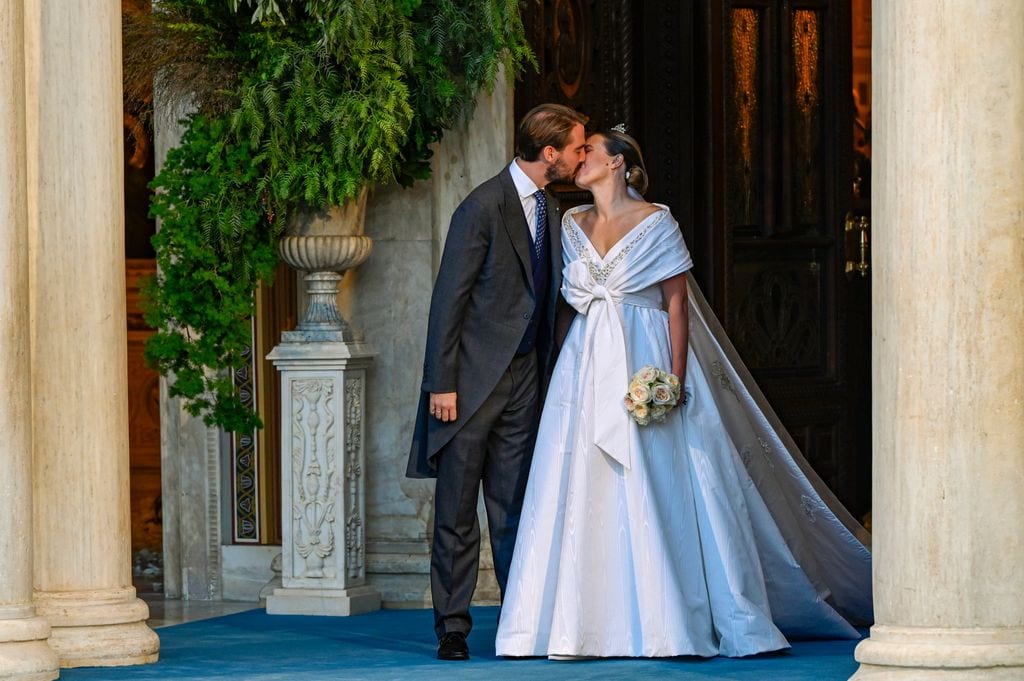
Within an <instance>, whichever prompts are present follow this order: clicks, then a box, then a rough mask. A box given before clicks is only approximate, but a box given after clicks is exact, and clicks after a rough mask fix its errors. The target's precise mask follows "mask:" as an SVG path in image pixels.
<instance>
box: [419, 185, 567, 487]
mask: <svg viewBox="0 0 1024 681" xmlns="http://www.w3.org/2000/svg"><path fill="white" fill-rule="evenodd" d="M548 206H549V209H548V229H547V234H548V239H549V248H548V252H549V254H550V261H551V274H550V277H549V282H550V283H549V285H548V286H547V290H546V291H541V292H539V293H538V294H535V292H534V290H533V274H532V268H531V264H530V249H531V248H532V245H531V242H530V231H529V228H528V227H527V224H526V218H525V216H524V215H523V207H522V202H521V201H520V199H519V194H518V192H517V191H516V186H515V183H514V182H513V181H512V175H511V174H510V173H509V170H508V168H507V167H506V168H505V169H504V170H503V171H501V173H499V174H498V175H496V176H495V177H493V178H491V179H490V180H487V181H486V182H484V183H483V184H481V185H480V186H479V187H477V188H476V189H474V190H473V192H472V193H470V195H469V196H467V197H466V199H465V200H464V201H463V202H462V203H461V204H460V205H459V207H458V209H456V211H455V214H454V215H453V216H452V221H451V227H450V228H449V230H448V236H447V240H446V242H445V248H444V256H443V257H442V260H441V268H440V271H439V273H438V278H437V281H436V282H435V284H434V293H433V296H432V298H431V303H430V319H429V322H428V328H427V351H426V358H425V360H424V363H423V383H422V393H421V395H420V402H419V409H418V412H417V415H416V428H415V432H414V435H413V442H412V448H411V451H410V452H409V466H408V470H407V473H406V474H407V475H408V476H409V477H413V478H426V477H436V475H437V466H436V462H435V461H434V458H435V455H436V454H437V453H438V451H440V449H441V448H442V447H443V446H444V445H445V444H447V443H448V442H449V441H450V440H451V439H452V437H453V436H454V435H455V433H457V432H458V431H459V429H460V428H462V426H463V425H464V424H465V423H466V421H468V420H469V418H470V417H471V416H472V415H473V414H474V413H475V412H476V411H477V409H478V408H479V407H480V405H481V404H482V403H483V402H484V400H485V399H486V398H487V397H488V395H490V394H491V392H492V391H493V390H494V387H495V386H496V385H497V383H498V381H499V379H500V378H501V377H502V375H503V374H504V372H505V371H506V370H507V369H508V367H509V364H510V362H511V361H512V359H513V357H514V356H515V353H516V349H517V348H518V346H519V343H520V341H521V340H522V339H523V334H524V333H525V332H526V329H527V325H528V324H531V323H536V324H538V329H537V357H538V366H539V368H540V371H539V373H540V375H541V377H542V380H544V381H546V380H547V376H548V374H549V372H550V369H551V367H550V364H551V361H552V356H553V347H552V346H553V343H552V338H553V329H554V317H555V307H556V301H557V299H558V290H559V288H560V286H561V283H562V243H561V229H560V224H561V213H560V212H559V210H558V209H557V206H556V202H555V201H554V200H551V199H549V200H548ZM534 295H543V296H545V297H546V298H547V304H546V305H545V306H544V308H543V309H544V312H545V314H544V315H543V317H544V318H543V319H538V320H533V319H532V312H533V310H534V307H535V306H534ZM446 392H458V404H457V408H458V418H457V419H456V420H455V421H452V422H450V423H443V422H441V421H440V420H438V419H435V418H433V417H431V416H430V414H429V413H428V412H429V397H430V395H429V394H430V393H446Z"/></svg>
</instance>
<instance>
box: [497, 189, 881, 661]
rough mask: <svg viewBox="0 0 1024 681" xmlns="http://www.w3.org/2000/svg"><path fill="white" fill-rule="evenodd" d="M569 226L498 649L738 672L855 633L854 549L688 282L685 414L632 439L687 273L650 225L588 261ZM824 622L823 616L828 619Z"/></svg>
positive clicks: (684, 260) (591, 253) (864, 616)
mask: <svg viewBox="0 0 1024 681" xmlns="http://www.w3.org/2000/svg"><path fill="white" fill-rule="evenodd" d="M585 208H587V206H581V207H579V208H577V209H574V210H571V211H567V212H566V214H565V216H564V218H563V223H562V246H563V252H564V254H565V257H564V260H565V271H564V275H565V279H564V281H565V283H564V284H563V293H564V294H565V297H566V300H568V301H569V303H570V304H571V305H573V307H575V308H576V309H577V311H578V312H579V314H578V315H577V316H576V319H575V321H574V322H573V324H572V327H571V328H570V331H569V334H568V336H567V338H566V340H565V343H564V345H563V347H562V350H561V354H560V355H559V358H558V363H557V365H556V368H555V371H554V376H553V377H552V381H551V384H550V387H549V390H548V394H547V400H546V402H545V405H544V411H543V416H542V417H541V423H540V431H539V434H538V438H537V445H536V448H535V450H534V455H533V465H532V469H531V471H530V478H529V483H528V487H527V491H526V498H525V501H524V504H523V512H522V517H521V520H520V525H519V534H518V538H517V542H516V549H515V557H514V559H513V562H512V570H511V574H510V577H509V582H508V588H507V590H506V594H505V600H504V604H503V606H502V610H501V616H500V622H499V626H498V636H497V642H496V650H497V653H498V654H499V655H507V656H546V655H579V656H608V657H612V656H644V657H655V656H673V655H701V656H713V655H728V656H742V655H750V654H755V653H760V652H765V651H770V650H778V649H782V648H786V647H788V643H787V641H786V638H785V636H798V637H808V636H810V637H823V638H847V637H857V636H858V634H857V632H856V630H855V629H854V628H853V627H852V626H851V625H850V624H849V623H848V622H847V620H846V619H844V617H843V616H842V615H840V614H839V612H842V613H844V614H845V615H847V616H848V617H849V618H850V619H852V620H854V621H861V622H869V621H870V620H871V618H872V612H871V557H870V553H869V551H868V550H867V548H865V545H864V542H866V541H867V535H866V534H865V533H864V531H863V529H862V528H860V526H859V525H858V524H857V523H856V522H855V521H854V520H853V519H852V518H851V517H850V516H849V514H848V513H847V512H846V511H845V510H844V509H843V508H842V506H841V505H840V504H839V503H838V501H837V500H836V499H835V497H834V496H833V495H832V493H831V492H829V490H828V489H827V488H826V487H825V486H824V485H823V484H822V482H821V480H820V479H819V478H818V477H817V476H816V475H815V474H814V473H813V471H812V470H811V469H810V467H809V466H808V465H807V463H806V461H804V459H803V458H802V456H801V455H800V453H799V452H798V451H797V449H796V447H795V445H794V444H793V442H792V440H791V439H790V438H789V436H788V434H787V433H786V432H785V429H783V428H782V426H781V425H780V424H779V423H778V420H777V418H776V417H775V415H774V412H772V410H771V408H770V407H769V406H768V405H767V403H766V402H765V400H764V397H763V396H762V395H761V393H760V391H759V390H758V389H757V387H756V385H755V384H754V382H753V380H752V379H751V378H750V376H749V374H748V373H747V370H746V369H745V368H744V366H743V364H742V362H741V361H740V360H739V358H738V357H737V356H736V353H735V350H734V349H733V348H732V346H731V344H730V343H729V341H728V339H727V338H726V336H725V334H724V332H723V331H722V329H721V327H720V326H719V324H718V322H717V320H716V319H715V317H714V315H713V314H712V313H711V311H710V309H709V308H708V306H707V303H706V301H704V299H703V296H701V294H700V291H699V290H698V289H697V287H696V285H695V283H694V282H693V280H692V278H690V279H689V290H690V294H689V298H690V301H689V302H690V305H689V314H690V335H689V352H688V359H687V369H686V377H685V380H684V386H685V388H686V391H687V393H689V395H690V399H689V403H688V404H687V405H686V406H685V407H682V408H677V409H673V410H672V411H671V412H669V415H668V417H667V418H666V420H665V422H664V423H660V424H651V425H648V426H643V427H640V426H637V425H636V424H635V423H634V422H633V421H632V420H631V419H630V417H629V415H628V413H627V412H626V410H625V407H624V404H623V401H622V398H623V397H624V396H625V393H626V386H627V384H628V382H629V379H630V377H631V376H632V375H633V373H634V372H635V371H636V370H638V369H639V368H640V367H642V366H644V365H647V364H652V365H655V366H657V367H660V368H663V369H666V370H669V369H671V350H670V345H669V334H668V315H667V314H666V313H665V312H664V311H663V309H662V297H661V288H660V286H659V282H661V281H663V280H665V279H667V278H668V277H671V276H674V275H677V274H680V273H682V272H685V271H687V270H689V269H690V267H691V266H692V261H691V259H690V256H689V252H688V251H687V249H686V246H685V244H684V243H683V239H682V236H681V235H680V232H679V227H678V225H677V223H676V222H675V220H674V219H673V218H672V216H671V214H670V213H669V211H668V209H667V208H662V210H660V211H659V212H657V213H655V214H653V215H651V216H649V217H648V218H647V219H645V220H644V221H642V222H641V223H640V224H638V225H637V226H636V227H635V228H633V230H632V231H631V232H629V233H628V234H627V235H626V236H625V237H624V238H623V239H622V240H621V241H620V242H619V243H618V244H616V245H615V246H614V247H613V248H612V249H611V250H610V251H608V253H607V254H606V255H605V257H603V258H601V257H599V256H598V254H597V251H596V250H595V249H594V248H593V246H592V245H591V243H590V242H589V240H588V239H587V237H586V235H584V234H583V232H582V231H581V230H580V228H579V226H578V225H577V224H576V222H575V219H574V217H573V216H574V214H575V213H576V212H578V211H579V210H583V209H585ZM837 611H838V612H837Z"/></svg>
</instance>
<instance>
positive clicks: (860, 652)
mask: <svg viewBox="0 0 1024 681" xmlns="http://www.w3.org/2000/svg"><path fill="white" fill-rule="evenodd" d="M872 19H873V25H874V30H875V33H874V40H873V44H874V54H873V65H874V68H875V72H874V74H873V83H874V88H875V89H874V101H875V108H874V111H873V114H872V117H873V120H874V125H873V128H874V129H873V140H874V141H873V148H874V150H875V157H874V159H873V162H872V165H873V175H872V186H873V187H874V206H873V212H874V223H875V229H874V243H873V247H872V254H873V255H872V271H873V272H874V275H873V276H874V278H875V281H874V285H873V291H872V295H873V300H872V315H873V328H872V333H873V336H874V338H873V343H872V354H873V356H872V362H873V369H872V385H873V386H874V389H873V410H874V415H873V418H874V424H873V426H874V470H873V477H874V500H875V501H874V508H873V526H874V532H873V559H874V598H875V616H876V624H875V626H874V627H872V629H871V634H870V638H868V639H867V640H866V641H863V642H862V643H861V644H860V645H859V646H858V647H857V651H856V658H857V660H858V661H859V662H860V663H861V666H860V669H859V670H858V672H857V674H856V675H855V676H854V678H855V679H858V680H862V679H863V680H864V681H874V680H875V679H878V680H882V679H885V680H889V679H892V680H894V681H905V680H910V679H914V680H916V679H928V680H929V681H950V680H953V679H1020V678H1024V569H1022V568H1021V565H1022V564H1024V542H1022V540H1021V538H1022V537H1024V494H1022V493H1021V490H1022V489H1024V400H1022V399H1021V395H1022V394H1024V353H1021V351H1020V344H1021V338H1022V337H1024V267H1022V265H1024V240H1022V238H1021V234H1022V232H1024V77H1022V74H1024V30H1022V28H1024V3H1021V2H1019V0H979V1H978V2H972V3H970V4H969V5H965V4H961V3H938V2H933V1H932V0H900V1H899V2H876V3H874V15H873V16H872Z"/></svg>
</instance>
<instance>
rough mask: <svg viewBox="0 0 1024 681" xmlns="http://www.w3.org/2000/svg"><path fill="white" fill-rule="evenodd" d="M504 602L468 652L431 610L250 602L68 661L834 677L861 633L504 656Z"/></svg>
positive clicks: (173, 674)
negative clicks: (454, 654)
mask: <svg viewBox="0 0 1024 681" xmlns="http://www.w3.org/2000/svg"><path fill="white" fill-rule="evenodd" d="M496 616H497V608H474V610H473V617H474V621H475V627H474V629H473V633H472V634H471V635H470V639H469V643H470V649H471V651H472V655H473V658H472V659H471V660H470V661H468V662H441V661H439V660H437V659H435V657H434V655H435V653H436V643H435V641H434V636H433V614H432V612H431V611H430V610H382V611H380V612H375V613H371V614H368V615H359V616H356V617H306V616H285V615H267V614H266V612H264V611H263V610H249V611H247V612H242V613H238V614H235V615H227V616H224V617H217V618H213V619H208V620H202V621H199V622H189V623H187V624H179V625H176V626H171V627H164V628H161V629H159V630H157V633H159V635H160V644H161V650H160V661H159V662H157V663H156V664H151V665H142V666H137V667H113V668H110V667H108V668H100V667H89V668H79V669H65V670H61V679H64V680H65V681H86V680H89V681H93V680H96V679H103V680H104V681H121V680H122V679H123V680H124V681H129V680H135V679H139V680H142V679H182V680H186V681H187V680H190V679H196V680H198V679H238V680H248V679H255V680H258V681H314V680H316V681H319V680H321V679H325V680H326V679H332V680H339V679H360V680H362V679H366V680H368V681H384V680H390V679H395V680H398V679H402V680H404V679H409V678H416V679H442V678H443V679H446V680H451V681H458V680H460V679H486V681H524V679H529V681H543V680H545V679H559V680H563V679H582V680H587V679H661V678H665V677H670V678H673V679H681V680H682V681H690V680H693V681H697V680H703V679H742V680H743V681H764V680H766V679H772V680H773V681H774V680H776V679H778V680H780V681H831V680H832V679H836V680H837V681H838V680H839V679H844V680H845V679H848V678H849V677H850V676H851V675H852V674H853V673H854V672H855V671H856V669H857V663H856V662H855V661H854V659H853V648H854V646H855V645H856V643H857V642H856V641H792V642H791V643H792V644H793V647H792V649H791V650H790V651H788V652H785V653H777V654H769V655H761V656H757V657H753V658H745V659H727V658H714V659H711V660H702V659H697V658H671V659H658V660H653V659H642V660H630V659H609V660H589V661H578V662H554V661H549V660H545V659H528V660H504V659H501V658H498V657H496V656H495V654H494V632H495V626H496V624H495V617H496Z"/></svg>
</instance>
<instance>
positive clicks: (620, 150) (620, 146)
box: [601, 125, 647, 194]
mask: <svg viewBox="0 0 1024 681" xmlns="http://www.w3.org/2000/svg"><path fill="white" fill-rule="evenodd" d="M621 127H622V126H618V125H617V126H615V127H614V128H610V129H609V130H607V131H605V132H603V133H601V136H602V137H604V149H605V151H607V152H608V155H609V156H617V155H619V154H622V159H623V161H624V162H625V166H626V173H625V177H626V186H628V187H632V188H633V189H635V190H636V191H638V192H640V193H641V194H643V193H644V192H646V191H647V169H646V168H645V167H644V157H643V154H641V153H640V145H639V144H637V143H636V140H635V139H633V138H632V137H630V136H629V135H628V134H626V132H625V131H624V130H622V129H620V128H621Z"/></svg>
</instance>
